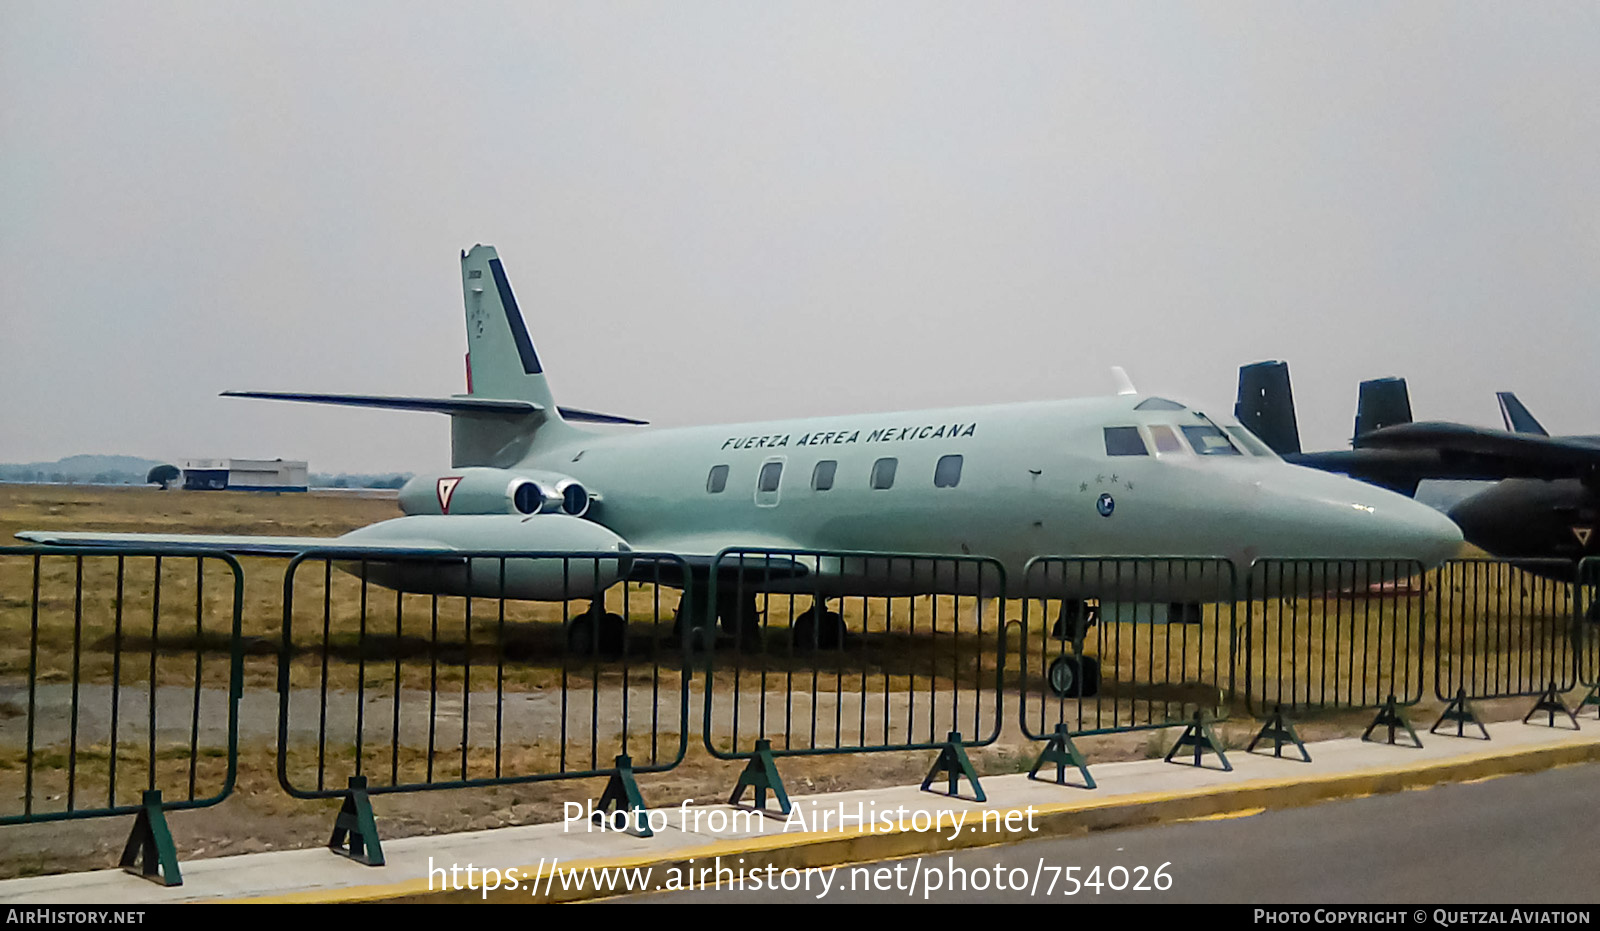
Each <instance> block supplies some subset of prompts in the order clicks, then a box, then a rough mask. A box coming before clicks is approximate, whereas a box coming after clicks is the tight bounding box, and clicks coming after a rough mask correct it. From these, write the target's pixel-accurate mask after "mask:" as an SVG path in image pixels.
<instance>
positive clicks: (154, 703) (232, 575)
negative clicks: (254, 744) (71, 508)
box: [0, 547, 243, 884]
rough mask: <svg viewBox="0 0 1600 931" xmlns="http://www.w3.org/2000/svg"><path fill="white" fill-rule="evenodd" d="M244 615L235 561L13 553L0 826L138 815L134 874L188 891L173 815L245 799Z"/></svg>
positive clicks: (4, 578) (45, 550)
mask: <svg viewBox="0 0 1600 931" xmlns="http://www.w3.org/2000/svg"><path fill="white" fill-rule="evenodd" d="M242 604H243V574H242V572H241V570H240V568H239V564H238V563H237V562H236V561H235V560H234V559H233V557H231V556H228V555H226V554H220V553H197V552H184V551H181V550H172V549H165V550H163V549H139V548H123V549H117V550H114V551H109V552H104V551H99V550H85V549H62V548H54V547H9V548H0V630H4V632H5V636H4V637H0V684H3V685H4V688H5V691H6V692H7V693H9V695H8V696H7V702H6V704H7V708H8V712H11V713H8V714H7V715H6V718H7V719H6V720H4V721H3V722H0V733H3V734H4V735H5V739H4V740H3V741H0V753H4V754H5V755H6V756H8V757H11V758H12V759H10V760H8V761H7V763H6V765H5V767H4V768H5V769H7V770H10V771H13V772H14V771H16V770H20V771H21V779H20V781H21V785H20V786H19V787H18V788H20V790H21V791H20V792H19V793H17V794H15V795H13V794H12V793H10V792H7V793H5V795H6V797H7V798H13V799H16V804H14V805H8V806H7V807H6V808H3V809H0V825H3V824H19V823H31V822H42V821H57V820H63V819H76V818H100V817H108V816H115V815H127V814H134V815H138V825H139V827H138V828H137V829H136V830H135V833H134V836H133V837H132V838H130V841H129V845H128V848H127V850H126V851H125V853H124V855H123V859H122V862H123V865H124V866H126V867H129V868H137V871H139V872H141V874H143V875H147V876H150V877H152V878H157V879H160V880H162V881H164V882H167V883H168V884H176V883H177V882H178V881H179V879H180V877H179V875H178V867H177V861H176V854H175V851H174V849H173V847H172V841H171V837H170V834H168V833H167V831H166V821H165V817H164V814H165V812H169V811H175V810H182V809H192V808H203V807H206V806H210V805H215V804H217V803H219V802H221V801H222V800H223V799H225V798H226V797H227V796H228V795H229V794H230V793H231V792H232V791H233V787H234V779H235V775H236V772H237V765H238V724H239V721H238V702H239V695H240V689H241V673H240V668H241V663H242V652H241V645H240V627H239V625H240V613H241V608H242ZM13 715H14V716H13Z"/></svg>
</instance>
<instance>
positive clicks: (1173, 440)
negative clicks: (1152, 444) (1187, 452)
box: [1150, 424, 1184, 453]
mask: <svg viewBox="0 0 1600 931" xmlns="http://www.w3.org/2000/svg"><path fill="white" fill-rule="evenodd" d="M1150 436H1151V437H1152V438H1154V439H1155V441H1156V452H1158V453H1181V452H1183V451H1184V449H1183V441H1182V440H1180V439H1178V434H1176V433H1173V432H1172V428H1171V427H1168V426H1164V425H1162V424H1156V425H1155V426H1153V427H1151V428H1150Z"/></svg>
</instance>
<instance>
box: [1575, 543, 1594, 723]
mask: <svg viewBox="0 0 1600 931" xmlns="http://www.w3.org/2000/svg"><path fill="white" fill-rule="evenodd" d="M1573 617H1574V619H1575V627H1576V633H1575V634H1574V636H1573V639H1574V641H1575V647H1576V651H1577V666H1578V681H1579V682H1580V683H1581V684H1582V685H1583V686H1584V687H1585V689H1586V690H1587V694H1585V695H1584V697H1583V699H1582V704H1580V705H1579V707H1578V710H1579V711H1580V712H1581V711H1583V710H1584V709H1586V708H1593V707H1595V706H1596V705H1600V557H1595V556H1591V557H1589V558H1588V559H1585V560H1583V561H1582V562H1580V563H1579V564H1578V592H1577V603H1576V606H1575V609H1574V611H1573Z"/></svg>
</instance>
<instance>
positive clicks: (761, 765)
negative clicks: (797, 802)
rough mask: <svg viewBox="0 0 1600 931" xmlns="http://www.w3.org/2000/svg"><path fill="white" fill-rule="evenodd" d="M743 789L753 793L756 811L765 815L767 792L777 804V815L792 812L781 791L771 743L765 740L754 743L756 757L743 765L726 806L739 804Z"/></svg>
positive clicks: (780, 781)
mask: <svg viewBox="0 0 1600 931" xmlns="http://www.w3.org/2000/svg"><path fill="white" fill-rule="evenodd" d="M745 789H752V790H754V791H755V796H756V803H755V809H756V811H759V812H761V813H763V814H766V813H767V792H768V791H771V792H772V795H773V797H774V799H775V800H776V801H777V803H778V814H781V815H784V816H787V815H788V814H789V812H790V811H791V810H792V807H791V806H790V804H789V793H787V792H785V791H783V779H782V777H780V776H779V775H778V762H777V760H775V759H773V757H772V741H770V740H767V739H765V738H763V739H761V740H757V741H756V755H755V756H753V757H751V758H750V759H749V760H748V761H747V762H746V763H745V765H744V772H742V773H740V774H739V782H738V784H737V785H735V786H734V787H733V794H732V795H730V796H728V804H729V805H737V804H739V796H741V795H743V794H744V790H745Z"/></svg>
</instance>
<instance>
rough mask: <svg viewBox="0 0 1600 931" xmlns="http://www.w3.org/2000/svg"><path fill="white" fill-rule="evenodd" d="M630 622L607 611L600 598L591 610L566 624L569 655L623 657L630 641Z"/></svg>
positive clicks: (594, 602) (590, 605) (592, 605)
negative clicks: (624, 649) (626, 643)
mask: <svg viewBox="0 0 1600 931" xmlns="http://www.w3.org/2000/svg"><path fill="white" fill-rule="evenodd" d="M627 629H628V622H627V621H625V620H623V619H622V615H620V614H612V613H610V612H608V611H606V608H605V603H604V602H602V601H600V600H599V599H595V600H594V601H591V602H589V609H588V610H587V611H585V612H583V613H582V614H576V615H573V617H572V618H571V619H570V620H568V621H567V652H568V653H571V654H572V655H574V656H594V655H595V654H597V653H598V654H599V655H601V656H608V657H610V656H621V655H622V649H623V646H624V644H625V642H626V640H627V636H628V634H627Z"/></svg>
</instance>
